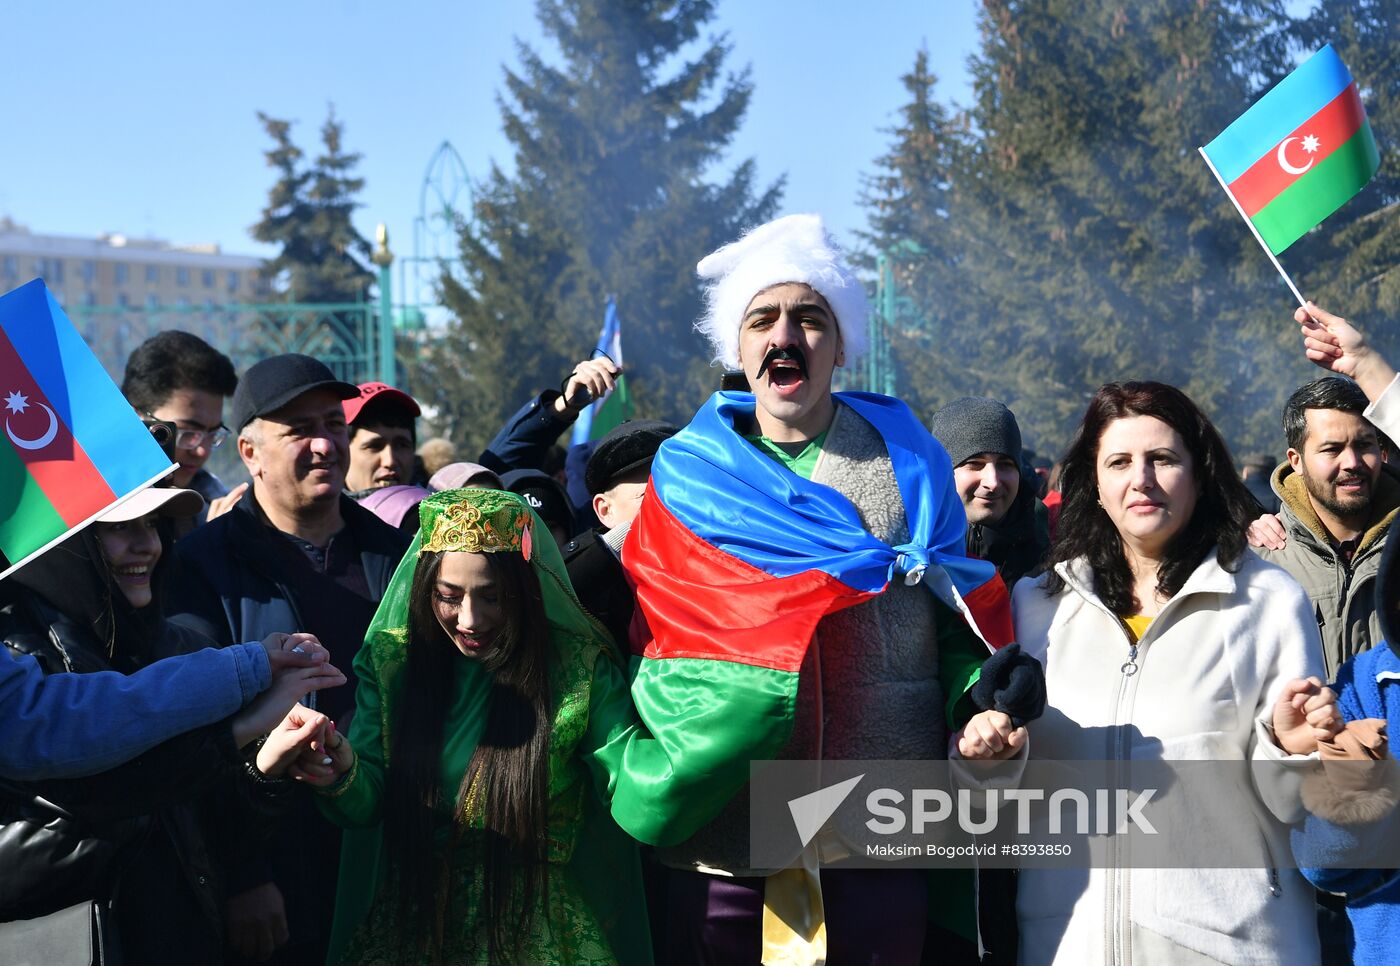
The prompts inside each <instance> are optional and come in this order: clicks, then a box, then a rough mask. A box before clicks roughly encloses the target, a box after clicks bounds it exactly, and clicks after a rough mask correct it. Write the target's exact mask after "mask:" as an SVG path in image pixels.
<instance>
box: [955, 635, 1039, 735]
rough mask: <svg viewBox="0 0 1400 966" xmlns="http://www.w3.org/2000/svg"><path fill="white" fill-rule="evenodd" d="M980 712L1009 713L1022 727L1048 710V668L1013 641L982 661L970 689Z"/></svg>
mask: <svg viewBox="0 0 1400 966" xmlns="http://www.w3.org/2000/svg"><path fill="white" fill-rule="evenodd" d="M968 696H969V697H971V698H972V703H973V704H975V705H976V706H977V709H978V710H979V711H1000V712H1002V713H1004V714H1007V715H1010V717H1011V726H1012V727H1013V728H1019V727H1021V726H1022V725H1024V724H1025V723H1026V722H1028V721H1034V720H1035V719H1036V718H1039V717H1040V716H1041V715H1042V714H1044V713H1045V669H1044V668H1042V667H1041V666H1040V662H1039V661H1037V660H1036V659H1035V658H1033V657H1031V656H1030V655H1028V654H1025V653H1023V652H1022V651H1021V645H1020V644H1017V643H1014V642H1013V643H1011V644H1008V645H1006V646H1005V647H1003V648H1002V649H1001V650H999V651H997V652H996V653H995V654H993V655H992V656H991V657H989V658H987V660H986V661H984V662H983V663H982V674H981V676H980V677H979V678H978V679H977V683H976V684H974V685H973V686H972V690H971V691H969V692H968Z"/></svg>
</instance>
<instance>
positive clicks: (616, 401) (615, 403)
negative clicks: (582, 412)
mask: <svg viewBox="0 0 1400 966" xmlns="http://www.w3.org/2000/svg"><path fill="white" fill-rule="evenodd" d="M631 418H632V399H631V397H630V396H628V395H627V376H626V375H619V376H618V377H617V387H616V388H615V389H613V391H612V392H611V393H609V394H608V398H607V399H604V400H603V404H602V405H601V406H599V407H598V409H597V411H595V412H594V413H593V425H592V427H590V428H589V430H588V438H589V439H590V440H592V439H602V438H603V436H604V435H606V434H607V432H608V431H609V430H611V429H615V428H617V427H618V426H620V425H622V424H623V423H624V422H626V421H627V420H629V419H631Z"/></svg>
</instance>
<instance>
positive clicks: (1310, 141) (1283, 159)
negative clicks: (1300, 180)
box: [1278, 134, 1319, 175]
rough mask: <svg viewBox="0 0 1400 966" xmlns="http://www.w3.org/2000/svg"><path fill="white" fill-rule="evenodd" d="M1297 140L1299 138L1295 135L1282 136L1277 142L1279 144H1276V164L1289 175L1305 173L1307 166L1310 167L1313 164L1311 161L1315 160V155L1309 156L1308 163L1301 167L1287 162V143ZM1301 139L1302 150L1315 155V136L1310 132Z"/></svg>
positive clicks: (1316, 146) (1316, 141) (1316, 143)
mask: <svg viewBox="0 0 1400 966" xmlns="http://www.w3.org/2000/svg"><path fill="white" fill-rule="evenodd" d="M1297 140H1299V139H1298V138H1297V137H1287V138H1284V139H1283V140H1282V141H1280V142H1279V146H1278V166H1279V167H1280V168H1282V169H1283V170H1284V171H1287V172H1288V173H1289V174H1291V175H1300V174H1303V173H1305V172H1306V171H1307V170H1308V169H1309V168H1311V167H1312V166H1313V162H1314V161H1316V160H1317V158H1316V157H1310V158H1308V163H1307V164H1305V165H1303V166H1302V167H1298V166H1297V165H1295V164H1289V163H1288V145H1289V144H1290V143H1291V142H1293V141H1297ZM1302 141H1303V150H1304V151H1306V152H1307V153H1308V154H1311V155H1316V154H1317V148H1318V144H1319V142H1318V139H1317V138H1315V137H1313V136H1312V135H1311V134H1309V135H1307V136H1306V137H1304V138H1302Z"/></svg>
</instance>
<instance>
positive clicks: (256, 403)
mask: <svg viewBox="0 0 1400 966" xmlns="http://www.w3.org/2000/svg"><path fill="white" fill-rule="evenodd" d="M313 389H327V390H329V391H331V392H333V393H335V394H336V395H337V397H338V398H340V399H355V398H357V397H358V396H359V395H360V389H359V387H358V386H352V385H351V384H350V383H348V382H341V381H340V380H339V379H337V378H336V377H335V373H333V372H331V370H330V367H329V366H327V365H326V364H325V363H324V362H322V361H320V360H319V359H313V358H311V357H310V356H304V355H301V354H299V353H296V352H288V353H286V354H285V355H280V356H273V357H272V358H270V359H264V360H262V361H261V362H257V363H254V364H253V365H252V366H250V367H249V369H248V371H247V372H245V373H243V378H242V379H239V380H238V388H237V389H236V390H234V393H233V431H234V432H235V433H237V432H239V431H241V430H242V429H243V427H244V426H247V425H248V424H249V423H251V422H252V421H253V420H255V419H257V418H258V417H259V416H266V415H267V414H268V413H273V412H276V411H277V410H279V409H281V408H282V407H283V406H285V405H287V403H289V402H291V401H292V400H293V399H295V398H296V397H298V396H300V395H301V394H302V393H304V392H310V391H311V390H313Z"/></svg>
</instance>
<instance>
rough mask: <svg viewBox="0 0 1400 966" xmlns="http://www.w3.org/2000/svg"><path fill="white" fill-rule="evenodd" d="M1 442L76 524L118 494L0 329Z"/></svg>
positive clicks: (65, 519) (70, 522)
mask: <svg viewBox="0 0 1400 966" xmlns="http://www.w3.org/2000/svg"><path fill="white" fill-rule="evenodd" d="M20 397H23V399H21V398H20ZM0 446H9V447H10V448H11V449H13V450H14V452H15V455H16V456H18V457H19V458H20V461H21V462H23V463H24V466H25V469H27V470H28V471H29V475H30V476H32V477H34V482H36V483H38V484H39V488H40V489H41V490H43V491H44V496H46V497H48V499H49V502H50V503H52V504H53V506H54V509H55V510H56V511H58V515H59V516H60V517H62V518H63V522H64V523H66V524H67V525H68V526H70V527H74V526H77V525H78V524H79V523H82V522H83V521H84V520H86V519H87V518H88V517H90V516H92V515H93V514H94V513H97V512H98V511H99V510H101V509H102V508H103V507H105V506H107V505H108V504H109V503H112V502H113V501H114V500H116V498H117V495H116V494H115V493H113V492H112V488H111V487H110V486H108V485H107V481H106V480H104V479H103V478H102V474H101V473H99V472H98V471H97V467H96V466H94V465H93V464H92V460H90V459H89V458H88V455H87V453H85V452H83V448H82V447H81V446H79V445H78V441H77V440H75V439H74V438H73V434H72V432H71V431H69V429H68V427H67V425H65V424H64V422H63V420H62V419H60V418H59V417H58V414H57V413H56V412H54V410H53V406H52V404H50V402H49V400H48V399H47V398H45V397H44V394H43V393H41V392H40V391H39V386H38V384H37V383H36V382H35V381H34V377H33V376H32V375H30V372H29V367H28V366H26V365H25V364H24V360H23V359H22V358H21V357H20V355H19V353H18V352H16V351H15V347H14V345H13V344H11V342H10V339H9V336H7V335H6V334H5V332H4V330H0Z"/></svg>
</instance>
